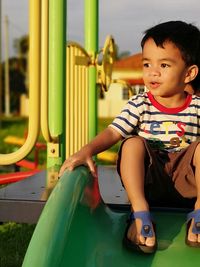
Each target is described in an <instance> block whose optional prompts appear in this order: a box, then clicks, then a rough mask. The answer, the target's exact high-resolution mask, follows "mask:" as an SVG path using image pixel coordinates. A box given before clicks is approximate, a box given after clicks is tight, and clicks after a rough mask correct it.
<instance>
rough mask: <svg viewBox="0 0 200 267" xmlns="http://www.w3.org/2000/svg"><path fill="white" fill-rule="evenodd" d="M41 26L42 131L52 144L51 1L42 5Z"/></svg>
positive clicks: (44, 1) (45, 0) (46, 1)
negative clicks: (50, 102)
mask: <svg viewBox="0 0 200 267" xmlns="http://www.w3.org/2000/svg"><path fill="white" fill-rule="evenodd" d="M41 5H42V11H41V16H42V26H41V31H42V33H41V107H40V108H41V115H40V117H41V131H42V135H43V137H44V139H45V140H46V142H52V141H53V138H52V137H51V135H50V130H49V126H48V51H49V49H48V38H49V23H48V20H49V12H48V10H49V0H43V1H42V3H41Z"/></svg>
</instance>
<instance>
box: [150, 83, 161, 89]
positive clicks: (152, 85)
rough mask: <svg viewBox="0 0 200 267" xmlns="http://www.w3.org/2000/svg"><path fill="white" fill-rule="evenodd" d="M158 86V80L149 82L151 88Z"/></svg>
mask: <svg viewBox="0 0 200 267" xmlns="http://www.w3.org/2000/svg"><path fill="white" fill-rule="evenodd" d="M159 86H160V83H158V82H150V87H151V88H152V89H156V88H158V87H159Z"/></svg>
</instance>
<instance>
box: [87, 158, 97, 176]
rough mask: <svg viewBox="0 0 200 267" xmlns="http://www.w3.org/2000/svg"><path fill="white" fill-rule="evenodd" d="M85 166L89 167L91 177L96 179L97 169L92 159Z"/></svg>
mask: <svg viewBox="0 0 200 267" xmlns="http://www.w3.org/2000/svg"><path fill="white" fill-rule="evenodd" d="M87 165H88V167H89V169H90V171H91V173H92V175H93V176H94V177H97V167H96V165H95V162H94V161H93V160H92V159H89V160H88V161H87Z"/></svg>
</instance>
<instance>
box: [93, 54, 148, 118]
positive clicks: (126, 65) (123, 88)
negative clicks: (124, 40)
mask: <svg viewBox="0 0 200 267" xmlns="http://www.w3.org/2000/svg"><path fill="white" fill-rule="evenodd" d="M112 80H113V81H115V82H114V83H111V85H110V87H109V90H108V91H107V92H105V93H102V94H100V97H99V101H98V114H99V117H101V118H105V117H115V116H116V115H117V114H119V112H120V111H121V109H122V108H123V106H124V105H125V104H126V102H127V100H128V99H129V97H130V96H131V95H134V94H138V93H140V92H143V91H144V83H143V79H142V54H141V53H138V54H135V55H132V56H129V57H127V58H123V59H121V60H118V61H116V62H115V63H114V66H113V73H112Z"/></svg>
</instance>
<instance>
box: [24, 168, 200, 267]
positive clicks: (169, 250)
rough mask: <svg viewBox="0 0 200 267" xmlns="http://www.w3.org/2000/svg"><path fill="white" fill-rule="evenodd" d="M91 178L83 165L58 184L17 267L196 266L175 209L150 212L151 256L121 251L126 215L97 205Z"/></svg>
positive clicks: (199, 255) (199, 256)
mask: <svg viewBox="0 0 200 267" xmlns="http://www.w3.org/2000/svg"><path fill="white" fill-rule="evenodd" d="M92 180H93V179H92V177H91V176H90V174H89V173H88V170H87V169H86V168H85V167H79V168H77V169H75V170H74V171H73V172H71V173H69V172H67V173H65V174H64V175H63V177H62V178H61V179H60V180H59V182H58V184H57V185H56V187H55V189H54V190H53V192H52V193H51V196H50V198H49V200H48V202H47V203H46V205H45V207H44V210H43V212H42V214H41V217H40V219H39V222H38V224H37V227H36V230H35V232H34V234H33V237H32V240H31V242H30V244H29V248H28V250H27V253H26V256H25V259H24V263H23V267H32V266H33V267H35V266H37V267H68V266H70V267H72V266H73V267H122V266H123V267H134V266H137V267H150V266H152V267H189V266H199V262H200V250H199V249H196V248H190V247H188V246H186V245H185V242H184V239H185V218H186V213H184V212H181V211H170V210H168V211H153V213H152V214H153V217H154V220H155V221H156V229H157V237H158V250H157V252H156V253H155V254H154V255H140V254H137V253H133V252H130V251H127V250H126V249H125V248H123V246H122V243H121V240H122V238H123V233H124V228H125V226H126V219H127V216H128V212H127V211H123V210H112V209H111V208H109V207H108V206H107V205H105V204H104V203H103V202H102V201H101V200H100V201H99V202H98V201H97V200H98V197H97V192H96V191H95V190H96V187H94V184H93V182H94V181H92ZM92 190H93V191H95V194H93V191H92ZM95 202H96V204H95V205H94V203H95Z"/></svg>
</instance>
